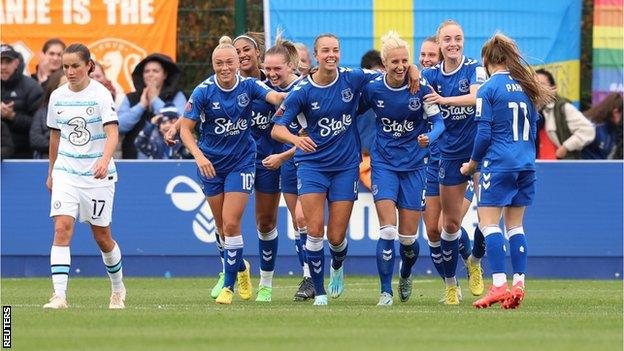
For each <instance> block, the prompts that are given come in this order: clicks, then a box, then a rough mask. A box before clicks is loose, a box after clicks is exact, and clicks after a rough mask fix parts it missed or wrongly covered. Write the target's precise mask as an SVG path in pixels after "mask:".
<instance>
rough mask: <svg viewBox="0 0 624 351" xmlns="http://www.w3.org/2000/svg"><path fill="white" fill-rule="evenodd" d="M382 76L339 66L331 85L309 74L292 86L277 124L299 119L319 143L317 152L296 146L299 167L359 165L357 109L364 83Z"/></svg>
mask: <svg viewBox="0 0 624 351" xmlns="http://www.w3.org/2000/svg"><path fill="white" fill-rule="evenodd" d="M379 75H380V74H379V73H377V72H374V71H369V70H362V69H359V68H355V69H349V68H343V67H340V68H339V69H338V71H337V75H336V79H335V80H334V81H333V82H332V83H330V84H329V85H325V86H321V85H318V84H316V83H315V82H314V81H313V80H312V78H311V77H310V76H308V77H306V78H304V79H302V80H301V81H300V82H299V83H298V84H297V86H295V88H293V90H292V91H291V92H290V93H289V94H288V97H287V98H286V101H284V103H283V104H282V106H281V107H280V109H279V110H278V112H277V114H276V119H275V124H278V125H282V126H288V125H289V124H290V123H291V122H292V121H294V120H295V119H297V120H298V122H299V124H300V125H301V127H302V128H304V129H305V130H306V132H307V133H308V136H309V137H310V138H311V139H312V140H313V141H314V143H315V144H316V151H315V152H303V151H301V150H299V149H297V151H296V152H295V162H296V163H297V167H299V169H306V168H307V169H317V170H323V171H341V170H345V169H350V168H353V167H358V166H359V164H360V161H361V154H360V138H359V136H358V130H357V126H356V123H355V117H356V110H357V107H358V103H359V99H360V94H361V92H362V89H363V88H364V85H365V83H366V82H368V81H370V80H372V79H375V78H376V77H378V76H379ZM300 113H303V114H302V115H299V114H300Z"/></svg>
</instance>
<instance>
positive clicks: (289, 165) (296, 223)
mask: <svg viewBox="0 0 624 351" xmlns="http://www.w3.org/2000/svg"><path fill="white" fill-rule="evenodd" d="M298 66H299V53H298V52H297V48H296V47H295V45H294V44H293V43H291V42H290V41H287V40H283V39H282V38H281V33H279V32H278V35H277V36H276V40H275V45H274V46H273V47H271V48H270V49H269V50H268V51H267V52H266V54H265V60H264V68H265V71H266V74H267V79H268V83H269V85H270V86H271V87H272V88H273V89H275V90H276V91H282V92H289V91H291V90H292V89H293V88H294V87H295V86H296V85H297V83H298V82H299V80H300V79H299V77H297V75H296V74H295V72H296V71H297V67H298ZM288 129H289V131H290V132H291V133H292V134H298V133H299V130H300V129H301V127H300V126H299V123H297V122H295V121H293V122H292V123H290V124H289V125H288ZM280 145H282V149H281V152H280V153H275V154H272V155H269V156H267V157H266V158H265V159H263V160H262V164H263V165H264V166H265V167H267V168H269V169H279V171H280V185H281V191H282V194H283V196H284V201H285V202H286V206H287V207H288V211H289V212H290V215H291V217H292V219H293V227H294V229H295V250H296V252H297V257H298V258H299V263H300V264H301V267H302V270H303V280H302V281H301V283H300V284H299V288H298V289H297V292H295V296H294V299H295V301H305V300H307V299H309V298H313V297H314V284H313V283H312V279H311V278H310V270H309V267H308V264H307V262H306V258H305V249H304V245H305V242H306V240H307V234H308V228H307V224H306V222H305V217H304V215H303V210H302V209H301V202H300V201H299V196H298V193H297V168H296V166H295V161H294V159H293V156H294V154H295V150H296V148H295V147H294V146H292V144H281V143H280Z"/></svg>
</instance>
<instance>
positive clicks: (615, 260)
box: [1, 161, 623, 277]
mask: <svg viewBox="0 0 624 351" xmlns="http://www.w3.org/2000/svg"><path fill="white" fill-rule="evenodd" d="M622 165H623V164H622V163H621V162H547V163H546V162H542V163H538V184H537V195H536V199H535V204H534V206H532V207H530V208H528V209H527V213H526V220H525V225H524V227H525V231H526V233H527V236H528V242H529V256H530V258H529V260H530V262H532V261H533V262H544V267H545V269H546V271H548V272H550V273H548V274H549V275H560V276H575V275H574V272H564V270H565V267H561V272H559V271H558V270H557V269H553V267H549V262H550V263H553V262H560V261H561V260H563V261H565V260H570V259H590V261H592V260H594V261H595V262H602V263H604V262H609V267H616V268H608V270H609V272H608V274H607V273H604V272H596V273H595V274H592V273H591V271H590V272H589V273H587V274H584V275H583V276H588V275H589V276H602V277H613V276H614V274H619V273H621V265H622V228H623V219H622V212H623V207H622V168H623V167H622ZM47 168H48V164H47V162H45V161H43V162H42V161H5V162H2V193H1V194H2V198H1V199H2V209H1V211H2V212H1V214H2V224H1V230H2V232H1V235H2V237H1V239H2V242H1V251H2V263H3V264H2V273H3V275H5V276H7V275H8V276H24V275H46V274H47V272H48V270H49V268H48V266H47V259H48V256H49V252H50V245H51V242H52V237H53V225H52V220H51V219H50V218H49V208H50V194H49V193H48V191H47V190H46V188H45V178H46V175H47ZM117 168H118V172H119V181H118V182H117V184H116V192H115V205H114V209H113V223H112V232H113V235H114V237H115V239H116V240H117V241H118V243H119V245H120V247H121V248H122V250H123V254H124V257H125V258H124V260H125V262H126V265H125V266H126V267H128V269H130V270H131V271H133V272H134V274H136V275H154V274H161V273H162V272H161V271H163V270H167V269H168V268H167V267H168V265H175V266H176V267H177V268H176V270H177V274H180V275H189V274H191V275H192V274H201V273H204V272H212V271H216V270H218V268H219V267H218V266H220V265H217V264H216V263H217V262H218V259H217V250H216V248H215V246H214V240H215V239H214V230H215V222H214V218H213V216H212V213H211V211H210V208H209V207H208V205H207V203H206V201H205V200H204V196H203V194H202V192H201V189H200V187H199V185H198V183H197V181H196V167H195V164H194V162H192V161H182V162H175V161H121V162H120V161H118V162H117ZM253 208H254V201H253V196H252V198H251V200H250V202H249V204H248V206H247V209H246V211H245V214H244V218H243V224H242V233H243V237H244V240H245V255H246V256H249V257H251V258H252V259H253V260H255V259H256V258H255V257H254V256H257V255H258V254H257V253H258V239H257V234H256V229H255V216H254V213H253ZM290 223H292V221H291V217H290V214H289V213H288V211H287V209H286V206H285V203H284V202H283V200H282V202H281V203H280V207H279V214H278V231H279V233H280V235H279V237H280V239H279V240H280V243H279V255H280V257H283V259H281V260H282V263H281V265H280V264H279V263H278V269H282V273H285V272H289V271H296V270H297V266H296V256H295V251H294V245H293V242H292V240H293V239H294V230H293V228H292V225H291V224H290ZM463 225H464V227H465V228H466V229H468V232H469V233H470V234H471V235H472V232H473V228H474V226H475V225H476V212H475V209H474V206H473V208H472V209H471V211H470V212H469V213H468V215H467V216H466V218H465V219H464V223H463ZM378 228H379V223H378V220H377V216H376V213H375V207H374V203H373V199H372V195H371V194H370V193H368V192H361V193H360V194H359V200H358V201H356V203H355V206H354V210H353V214H352V216H351V220H350V225H349V231H348V239H349V256H350V257H352V258H353V260H364V261H362V262H363V263H362V264H363V265H365V266H366V267H364V266H362V267H358V269H356V271H357V272H359V273H366V274H373V273H374V272H375V265H374V261H373V255H374V252H375V245H376V240H377V239H378V235H379V231H378ZM422 229H423V228H422V225H421V232H422ZM419 240H420V241H421V247H423V249H422V250H421V253H420V254H421V256H427V255H428V250H426V249H425V247H426V241H425V238H424V235H421V236H420V239H419ZM71 249H72V256H74V257H78V258H75V259H74V262H79V260H80V257H82V258H83V259H84V260H87V261H89V260H90V261H93V262H96V263H97V262H98V261H99V251H98V249H97V246H96V245H95V242H94V241H93V238H92V235H91V233H90V230H89V228H88V226H86V225H84V224H77V225H76V230H75V234H74V237H73V241H72V248H71ZM206 257H209V258H210V259H209V262H210V263H208V261H206V260H205V258H206ZM76 260H78V261H76ZM130 260H131V261H132V262H135V263H136V265H137V266H135V267H134V268H130V265H128V262H129V261H130ZM198 260H199V261H198ZM202 260H203V261H202ZM367 260H368V261H367ZM549 260H550V261H549ZM557 260H559V261H557ZM369 261H370V262H369ZM429 261H430V260H429V259H428V258H427V257H422V258H421V260H420V262H423V263H422V268H423V269H424V271H425V272H426V271H428V270H430V269H429V268H430V262H429ZM563 261H561V262H563ZM85 262H86V261H85ZM195 262H202V263H197V264H199V265H206V267H205V269H203V268H201V269H200V268H198V267H197V264H196V263H195ZM366 262H368V263H366ZM371 262H372V263H371ZM99 265H101V261H100V263H99ZM208 266H210V267H208ZM213 266H214V267H213ZM163 267H164V268H163ZM280 267H282V268H280ZM603 269H604V267H603ZM597 270H599V269H598V268H597ZM95 272H99V271H95ZM558 272H559V273H558ZM279 273H280V272H279V271H278V274H279ZM98 274H99V273H98ZM605 275H606V276H605Z"/></svg>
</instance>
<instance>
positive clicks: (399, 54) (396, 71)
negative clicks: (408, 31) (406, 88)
mask: <svg viewBox="0 0 624 351" xmlns="http://www.w3.org/2000/svg"><path fill="white" fill-rule="evenodd" d="M383 63H384V66H385V67H386V72H388V75H389V76H390V78H391V79H392V80H393V81H396V82H403V81H404V80H405V75H406V74H407V69H408V68H409V53H408V52H407V49H406V48H394V49H390V50H388V52H387V54H386V58H385V59H384V60H383Z"/></svg>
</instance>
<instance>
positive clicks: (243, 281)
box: [180, 36, 286, 304]
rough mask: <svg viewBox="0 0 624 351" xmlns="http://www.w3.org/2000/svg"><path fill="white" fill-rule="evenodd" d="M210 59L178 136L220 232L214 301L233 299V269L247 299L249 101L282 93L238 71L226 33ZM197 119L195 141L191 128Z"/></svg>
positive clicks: (252, 149)
mask: <svg viewBox="0 0 624 351" xmlns="http://www.w3.org/2000/svg"><path fill="white" fill-rule="evenodd" d="M212 65H213V67H214V69H215V74H214V75H213V76H211V77H209V78H208V79H206V80H205V81H203V82H202V83H201V84H199V85H198V86H197V87H196V88H195V90H194V91H193V94H192V95H191V99H190V100H189V102H188V104H187V106H186V108H185V112H184V118H182V123H181V129H180V136H181V138H182V141H183V142H184V145H185V146H186V148H187V149H188V150H189V151H190V152H191V154H193V157H194V158H195V162H196V163H197V168H198V171H197V173H198V177H199V180H200V182H201V186H202V188H203V191H204V194H205V195H206V200H207V201H208V204H209V205H210V209H211V210H212V213H213V215H214V218H215V222H216V226H217V228H218V229H219V233H223V235H224V242H223V249H224V258H225V274H224V285H223V288H222V289H221V292H220V293H219V295H218V296H217V299H216V302H217V303H218V304H231V303H232V296H233V290H234V283H235V282H236V281H237V274H238V286H237V288H238V293H239V295H240V296H241V298H243V299H245V300H247V299H250V298H251V295H252V287H251V279H250V273H249V263H247V261H244V260H243V257H242V256H243V237H242V235H241V220H242V216H243V211H244V209H245V206H246V205H247V201H248V200H249V194H250V193H251V192H252V191H253V187H254V178H255V155H256V145H255V142H254V140H253V137H252V136H251V131H250V127H251V120H252V116H251V109H252V101H253V100H255V99H264V100H266V101H267V102H269V103H271V104H274V105H278V104H280V103H281V102H282V100H283V99H284V97H285V95H286V94H285V93H278V92H275V91H273V90H271V89H270V88H269V87H267V86H266V85H265V84H264V83H262V82H261V81H259V80H257V79H254V78H244V77H241V76H239V75H238V74H237V71H238V68H239V65H240V63H239V58H238V55H237V53H236V49H235V48H234V46H233V45H232V40H231V39H230V38H229V37H225V36H224V37H222V38H221V39H220V40H219V46H217V48H215V50H214V51H213V53H212ZM198 123H199V134H200V135H199V143H197V142H196V141H195V138H194V137H193V134H192V131H193V129H194V128H195V126H196V124H198ZM198 144H199V145H198ZM240 270H242V271H241V272H240V273H239V271H240Z"/></svg>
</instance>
